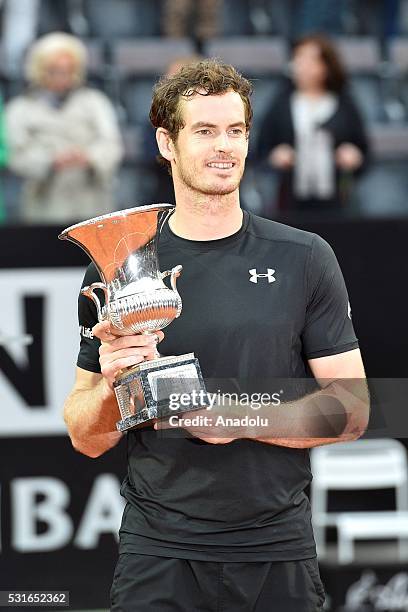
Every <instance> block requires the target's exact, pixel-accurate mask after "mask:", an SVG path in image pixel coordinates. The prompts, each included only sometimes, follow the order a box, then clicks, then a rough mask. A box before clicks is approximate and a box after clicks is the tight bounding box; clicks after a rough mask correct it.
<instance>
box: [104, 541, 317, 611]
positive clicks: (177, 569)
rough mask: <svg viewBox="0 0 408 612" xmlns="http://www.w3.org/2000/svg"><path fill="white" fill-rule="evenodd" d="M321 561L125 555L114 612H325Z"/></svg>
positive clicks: (117, 574) (118, 570)
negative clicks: (241, 560) (318, 562)
mask: <svg viewBox="0 0 408 612" xmlns="http://www.w3.org/2000/svg"><path fill="white" fill-rule="evenodd" d="M324 597H325V596H324V588H323V585H322V582H321V580H320V574H319V568H318V564H317V559H316V558H313V559H304V560H301V561H279V562H277V561H270V562H264V561H260V562H250V563H247V562H242V563H241V562H231V563H225V562H212V561H191V560H189V559H172V558H168V557H154V556H150V555H139V554H136V553H123V554H121V555H120V556H119V560H118V563H117V565H116V569H115V574H114V577H113V584H112V589H111V610H112V611H113V612H119V611H121V612H319V611H320V610H322V606H323V602H324Z"/></svg>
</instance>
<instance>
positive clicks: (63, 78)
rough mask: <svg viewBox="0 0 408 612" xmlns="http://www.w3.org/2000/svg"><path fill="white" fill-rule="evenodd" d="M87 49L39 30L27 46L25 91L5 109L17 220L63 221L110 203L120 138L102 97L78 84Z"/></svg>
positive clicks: (102, 209) (75, 41)
mask: <svg viewBox="0 0 408 612" xmlns="http://www.w3.org/2000/svg"><path fill="white" fill-rule="evenodd" d="M86 63H87V52H86V48H85V46H84V45H83V44H82V43H81V42H80V41H79V40H78V39H77V38H75V37H74V36H71V35H69V34H65V33H59V32H56V33H52V34H47V35H46V36H43V37H42V38H40V39H39V40H38V41H37V42H36V43H35V44H34V45H33V46H32V47H31V49H30V50H29V53H28V57H27V62H26V66H25V73H26V78H27V81H28V84H29V86H28V89H27V91H26V93H24V94H23V95H21V96H18V97H16V98H15V99H13V100H11V101H10V103H9V104H8V105H7V107H6V126H7V134H8V142H9V150H10V156H9V166H10V169H11V170H12V171H13V172H15V173H16V174H18V175H20V176H22V177H24V179H25V180H24V187H23V196H22V203H21V219H22V221H24V222H27V223H51V224H52V223H56V224H59V223H63V224H65V223H66V222H71V221H72V222H74V221H79V220H82V219H86V218H89V217H92V216H95V215H97V214H103V213H105V212H109V211H111V210H113V209H114V202H113V180H114V177H115V172H116V170H117V167H118V164H119V162H120V160H121V157H122V142H121V137H120V133H119V129H118V125H117V121H116V117H115V113H114V109H113V106H112V104H111V103H110V101H109V99H108V98H107V97H106V96H105V95H104V94H103V93H101V92H100V91H97V90H95V89H91V88H89V87H86V85H85V84H84V83H85V75H86Z"/></svg>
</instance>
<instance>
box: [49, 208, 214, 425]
mask: <svg viewBox="0 0 408 612" xmlns="http://www.w3.org/2000/svg"><path fill="white" fill-rule="evenodd" d="M173 209H174V206H172V205H171V204H152V205H148V206H138V207H136V208H129V209H126V210H122V211H118V212H114V213H110V214H107V215H103V216H100V217H95V218H94V219H90V220H88V221H83V222H82V223H77V224H76V225H72V226H71V227H68V228H67V229H65V230H64V231H63V232H62V233H61V234H60V235H59V236H58V237H59V238H60V239H61V240H70V241H71V242H73V243H74V244H77V245H78V246H80V247H81V248H82V249H83V250H84V251H85V252H86V253H87V254H88V255H89V257H90V258H91V259H92V261H93V262H94V264H95V266H96V268H97V270H98V272H99V274H100V277H101V282H97V283H93V284H92V285H90V286H89V287H84V288H83V289H82V290H81V293H82V294H83V295H86V296H87V297H88V298H90V299H92V300H93V302H94V303H95V305H96V310H97V314H98V320H99V321H106V320H108V321H110V323H111V325H112V327H113V328H115V333H116V334H118V335H123V336H126V335H131V334H136V333H143V334H148V333H152V332H154V331H155V330H160V329H163V328H165V327H166V326H167V325H169V324H170V323H171V322H172V321H173V320H174V319H175V318H177V317H179V316H180V313H181V309H182V302H181V298H180V295H179V293H178V291H177V288H176V281H177V278H178V276H179V275H180V273H181V270H182V266H175V267H174V268H173V269H172V270H166V271H165V272H160V269H159V261H158V253H157V246H158V237H159V233H160V229H161V226H162V224H163V222H164V221H165V219H166V218H167V216H168V214H169V212H170V211H172V210H173ZM167 276H170V288H169V287H168V286H167V285H166V284H165V283H164V282H163V279H164V278H166V277H167ZM96 290H101V291H102V292H103V294H104V298H105V299H104V303H103V304H102V303H101V301H100V298H99V297H98V295H97V294H96ZM114 391H115V395H116V399H117V401H118V405H119V410H120V414H121V417H122V418H121V420H120V421H118V423H117V424H116V426H117V429H118V430H119V431H122V432H123V431H126V430H128V429H131V428H133V427H136V426H138V425H141V424H143V423H145V422H146V421H149V420H150V419H155V418H160V417H165V416H168V415H170V414H175V413H177V412H185V411H191V410H195V409H198V408H202V407H204V406H207V405H208V399H207V393H206V390H205V385H204V381H203V377H202V374H201V369H200V365H199V363H198V360H197V359H196V358H195V356H194V353H187V354H185V355H179V356H176V357H159V358H157V359H154V360H150V361H144V362H142V363H139V364H138V365H136V366H133V367H130V368H128V369H126V370H122V372H121V373H120V374H118V375H117V376H116V379H115V382H114ZM171 394H177V395H180V394H183V395H184V401H183V405H182V406H180V407H177V410H174V408H170V403H169V396H170V395H171ZM187 396H188V397H191V398H192V401H191V402H190V403H188V401H186V399H185V398H186V397H187ZM197 398H199V400H200V401H199V405H197Z"/></svg>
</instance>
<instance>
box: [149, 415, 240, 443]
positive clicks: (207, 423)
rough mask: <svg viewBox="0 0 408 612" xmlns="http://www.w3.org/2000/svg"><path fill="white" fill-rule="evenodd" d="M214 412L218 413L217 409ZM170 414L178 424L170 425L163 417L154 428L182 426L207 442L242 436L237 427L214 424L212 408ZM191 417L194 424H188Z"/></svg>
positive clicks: (214, 417) (231, 440)
mask: <svg viewBox="0 0 408 612" xmlns="http://www.w3.org/2000/svg"><path fill="white" fill-rule="evenodd" d="M216 412H217V413H218V411H216ZM218 414H219V413H218ZM172 416H173V417H174V416H177V417H178V419H179V420H180V425H174V424H173V425H171V424H170V421H169V419H168V418H164V419H160V420H158V421H156V423H155V424H154V429H156V430H157V431H160V430H162V429H175V428H176V427H182V428H183V429H184V430H185V431H186V432H188V433H189V434H190V435H192V436H194V437H195V438H200V440H204V442H208V444H228V443H229V442H233V440H237V439H238V438H240V437H242V436H241V435H240V432H239V428H235V427H226V426H222V425H216V420H217V414H215V413H214V412H213V410H207V409H206V408H203V409H202V410H194V411H192V412H183V413H179V414H177V415H176V414H174V415H172ZM192 419H195V423H196V424H195V425H192V424H189V423H190V421H191V420H192Z"/></svg>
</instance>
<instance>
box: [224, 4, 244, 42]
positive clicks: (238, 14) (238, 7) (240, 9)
mask: <svg viewBox="0 0 408 612" xmlns="http://www.w3.org/2000/svg"><path fill="white" fill-rule="evenodd" d="M249 4H250V0H223V1H222V9H221V18H220V30H221V34H222V35H223V36H240V35H244V36H245V35H247V34H251V33H252V27H251V21H250V13H249Z"/></svg>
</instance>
